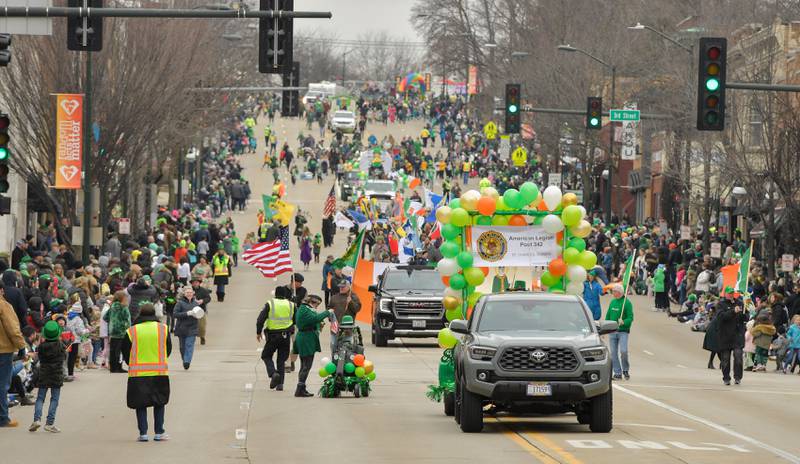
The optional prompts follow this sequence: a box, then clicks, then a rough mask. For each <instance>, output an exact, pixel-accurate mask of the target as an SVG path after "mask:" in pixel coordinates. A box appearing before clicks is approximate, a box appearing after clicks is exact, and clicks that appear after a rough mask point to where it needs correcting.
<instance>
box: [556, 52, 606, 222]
mask: <svg viewBox="0 0 800 464" xmlns="http://www.w3.org/2000/svg"><path fill="white" fill-rule="evenodd" d="M558 50H560V51H562V52H578V53H581V54H583V55H586V56H588V57H589V58H591V59H593V60H594V61H596V62H598V63H600V64H601V65H603V66H604V67H606V68H608V69H610V70H611V102H610V103H611V108H612V109H613V108H614V105H616V103H615V99H616V92H617V67H616V66H614V65H613V64H611V63H609V62H607V61H604V60H602V59H600V58H598V57H596V56H594V55H592V54H591V53H589V52H587V51H586V50H583V49H581V48H577V47H573V46H572V45H569V44H562V45H559V46H558ZM613 169H614V126H613V123H611V126H610V127H609V130H608V181H607V182H606V201H605V210H606V225H608V224H611V192H612V189H611V185H612V183H613V177H614V172H613Z"/></svg>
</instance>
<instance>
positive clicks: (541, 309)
mask: <svg viewBox="0 0 800 464" xmlns="http://www.w3.org/2000/svg"><path fill="white" fill-rule="evenodd" d="M519 330H542V331H554V332H581V333H591V332H592V326H591V325H590V322H589V318H588V317H587V316H586V312H585V311H584V310H583V307H582V306H581V305H580V304H579V303H577V302H570V301H541V300H538V301H531V300H509V301H488V302H486V305H485V306H484V307H483V309H482V310H481V315H480V320H479V321H478V332H504V331H519Z"/></svg>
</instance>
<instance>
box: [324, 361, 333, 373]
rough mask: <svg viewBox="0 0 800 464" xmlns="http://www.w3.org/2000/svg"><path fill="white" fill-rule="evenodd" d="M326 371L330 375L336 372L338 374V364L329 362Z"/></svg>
mask: <svg viewBox="0 0 800 464" xmlns="http://www.w3.org/2000/svg"><path fill="white" fill-rule="evenodd" d="M325 371H326V372H327V373H328V374H333V373H334V372H336V364H334V363H332V362H329V363H328V364H325Z"/></svg>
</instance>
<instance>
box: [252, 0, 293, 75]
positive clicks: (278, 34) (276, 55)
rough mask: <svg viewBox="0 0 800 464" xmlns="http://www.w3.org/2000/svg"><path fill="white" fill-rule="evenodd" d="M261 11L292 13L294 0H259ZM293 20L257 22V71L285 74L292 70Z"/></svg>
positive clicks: (268, 19) (262, 20)
mask: <svg viewBox="0 0 800 464" xmlns="http://www.w3.org/2000/svg"><path fill="white" fill-rule="evenodd" d="M259 6H260V10H261V11H269V10H272V11H294V0H261V3H260V5H259ZM293 31H294V19H293V18H285V17H282V16H281V17H275V18H262V19H260V20H259V21H258V71H259V72H261V73H264V74H286V73H288V72H290V71H291V69H292V58H293V56H292V55H293V53H292V46H293V40H294V39H293V37H294V36H293Z"/></svg>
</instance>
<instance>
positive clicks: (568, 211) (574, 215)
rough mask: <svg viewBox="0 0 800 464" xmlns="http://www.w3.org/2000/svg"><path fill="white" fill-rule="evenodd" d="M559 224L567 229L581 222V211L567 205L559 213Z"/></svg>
mask: <svg viewBox="0 0 800 464" xmlns="http://www.w3.org/2000/svg"><path fill="white" fill-rule="evenodd" d="M561 222H563V223H564V225H565V226H567V227H572V226H574V225H577V224H578V223H579V222H581V209H580V208H578V207H577V206H575V205H569V206H567V207H566V208H564V211H562V212H561Z"/></svg>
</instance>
